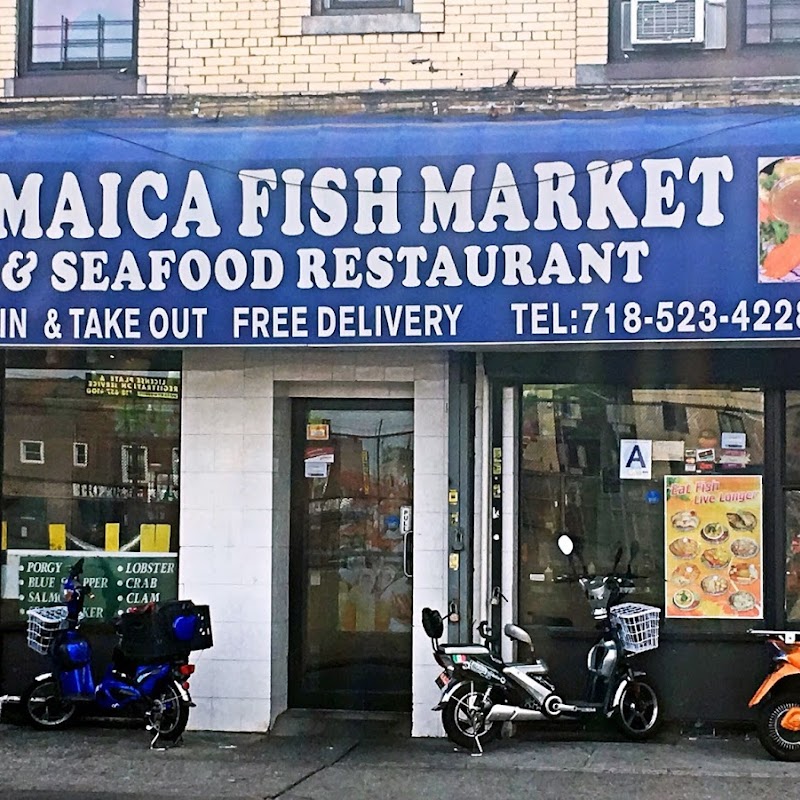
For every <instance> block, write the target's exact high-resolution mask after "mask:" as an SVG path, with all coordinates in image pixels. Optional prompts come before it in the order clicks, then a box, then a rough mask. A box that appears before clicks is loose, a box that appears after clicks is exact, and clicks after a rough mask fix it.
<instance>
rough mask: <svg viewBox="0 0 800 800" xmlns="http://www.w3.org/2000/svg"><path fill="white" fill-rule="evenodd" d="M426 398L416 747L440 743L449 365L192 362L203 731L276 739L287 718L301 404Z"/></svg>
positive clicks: (258, 357) (186, 530) (248, 354)
mask: <svg viewBox="0 0 800 800" xmlns="http://www.w3.org/2000/svg"><path fill="white" fill-rule="evenodd" d="M314 396H325V397H331V396H338V397H369V398H379V397H387V398H389V397H408V398H413V400H414V412H415V437H414V471H415V490H414V634H413V659H412V660H413V692H414V697H413V709H412V712H413V714H412V729H413V733H414V735H418V736H419V735H423V736H424V735H439V734H440V733H441V729H440V727H439V720H438V715H436V714H434V712H432V711H431V710H430V709H431V706H432V705H434V702H435V700H436V699H437V697H438V693H437V692H436V689H435V685H434V683H433V678H434V677H435V675H436V673H437V667H436V665H435V663H434V662H433V659H432V658H431V654H430V643H429V641H428V639H427V637H425V634H424V632H423V631H422V628H421V625H420V624H419V622H418V620H419V619H420V612H421V610H422V608H423V607H424V606H425V605H432V606H435V607H437V608H443V607H444V606H445V604H446V599H447V574H446V566H447V565H446V561H447V488H448V486H447V416H446V415H447V357H446V355H445V354H444V353H438V352H434V351H425V350H422V351H417V352H414V351H411V352H409V351H408V350H405V351H400V350H389V349H385V350H372V351H366V350H359V351H356V350H340V351H335V350H327V349H326V350H311V349H308V350H286V351H281V350H247V351H245V350H243V349H238V350H237V349H197V350H188V351H186V352H185V353H184V373H183V417H182V441H181V447H182V451H181V555H180V584H181V585H180V592H181V596H182V597H191V598H192V599H193V600H195V602H198V603H208V604H209V605H210V606H211V615H212V620H213V626H214V641H215V645H214V647H213V648H212V649H211V650H207V651H204V652H201V653H197V654H195V657H196V663H197V666H198V669H197V672H196V673H195V676H194V679H193V683H192V693H193V697H194V699H195V701H196V703H197V708H195V709H194V710H193V712H192V717H191V720H190V725H191V726H192V727H194V728H197V729H213V730H238V731H264V730H267V728H268V727H269V726H270V724H271V723H272V722H273V721H274V720H275V718H276V717H277V715H278V714H279V713H281V712H282V711H283V710H284V709H285V708H286V703H287V677H288V675H287V645H288V627H287V626H288V623H287V617H288V567H289V488H290V485H289V475H290V465H289V458H290V448H289V444H290V424H289V423H290V398H291V397H314Z"/></svg>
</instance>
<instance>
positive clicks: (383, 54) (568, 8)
mask: <svg viewBox="0 0 800 800" xmlns="http://www.w3.org/2000/svg"><path fill="white" fill-rule="evenodd" d="M0 1H2V0H0ZM167 2H168V0H158V6H159V9H152V8H151V4H152V5H155V0H149V1H148V3H145V4H144V6H143V8H142V12H141V13H142V19H143V20H144V19H145V18H146V19H147V20H148V23H149V22H150V21H151V15H153V14H155V13H158V14H161V10H160V6H166V5H167ZM593 2H594V4H595V5H596V4H597V0H528V2H524V3H523V2H521V0H505V2H489V0H416V2H414V12H415V13H418V14H419V15H420V20H421V32H420V33H405V34H397V33H394V34H392V33H385V34H364V35H353V34H349V35H344V34H339V35H314V36H312V35H302V33H301V29H302V19H303V17H304V16H307V15H308V14H309V13H310V0H239V2H234V1H233V0H228V1H227V2H226V0H171V3H170V5H171V9H170V13H169V44H170V47H169V55H168V57H167V60H166V63H164V60H163V57H164V45H165V42H166V36H165V32H166V20H164V19H163V16H159V18H158V21H156V20H155V19H154V18H153V22H154V23H156V24H153V25H152V27H151V28H150V30H151V31H152V35H151V36H149V37H148V38H144V32H143V34H142V36H143V38H142V42H141V48H142V49H141V52H142V54H143V55H144V54H145V53H146V54H147V61H146V62H145V61H144V60H143V59H142V58H140V73H141V74H143V75H146V77H147V91H148V92H149V93H163V92H164V91H165V90H167V88H168V90H169V91H170V92H171V93H175V94H185V93H190V94H214V93H220V94H251V93H253V94H263V93H290V94H297V93H308V94H319V93H330V92H359V91H369V90H387V89H388V90H414V89H439V88H441V89H475V88H484V87H490V86H496V85H498V84H504V83H505V82H506V81H507V80H508V78H509V76H510V75H511V73H512V72H513V71H514V70H517V71H518V74H517V78H516V81H515V86H517V87H520V88H524V87H528V86H543V85H544V86H549V85H554V86H571V85H573V84H574V75H575V57H576V35H575V23H576V4H577V5H581V4H583V5H587V6H591V5H592V3H593ZM586 45H587V46H591V40H589V41H587V43H586ZM145 48H146V49H145Z"/></svg>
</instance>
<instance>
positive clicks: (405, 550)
mask: <svg viewBox="0 0 800 800" xmlns="http://www.w3.org/2000/svg"><path fill="white" fill-rule="evenodd" d="M412 535H413V532H412V531H406V532H405V533H404V534H403V575H405V576H406V578H412V577H413V564H412V565H411V566H409V562H408V554H409V551H410V550H411V548H410V547H409V546H408V540H409V537H410V536H412ZM412 544H413V540H412Z"/></svg>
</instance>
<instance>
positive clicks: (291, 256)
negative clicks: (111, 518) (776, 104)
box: [0, 109, 800, 391]
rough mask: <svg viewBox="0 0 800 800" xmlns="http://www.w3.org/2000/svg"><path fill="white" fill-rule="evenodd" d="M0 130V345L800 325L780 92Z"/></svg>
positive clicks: (668, 332)
mask: <svg viewBox="0 0 800 800" xmlns="http://www.w3.org/2000/svg"><path fill="white" fill-rule="evenodd" d="M3 133H4V135H3V136H2V137H0V164H2V167H0V344H2V345H3V346H11V347H13V346H16V345H20V346H21V345H39V346H41V345H45V346H47V347H58V346H75V345H84V346H96V345H131V346H148V347H152V346H159V345H163V346H176V345H179V346H192V345H242V346H247V345H312V344H316V345H336V346H342V345H348V344H352V345H365V344H404V345H405V344H409V343H410V344H448V345H458V344H484V343H511V344H516V343H521V344H524V343H531V342H544V341H547V342H603V341H613V342H630V341H653V340H657V341H681V340H749V339H795V338H798V335H799V334H800V202H798V199H799V198H800V147H798V144H797V143H798V142H800V119H798V118H797V115H794V116H792V115H791V114H786V113H781V112H780V111H778V110H770V109H766V110H752V109H751V110H735V111H726V112H725V113H721V112H718V111H707V112H701V111H696V110H693V111H691V112H680V111H651V112H637V113H632V114H626V115H613V114H603V115H598V116H593V115H591V114H587V115H582V116H580V117H573V116H570V117H565V118H561V119H558V118H543V117H534V116H531V117H527V118H525V117H515V118H514V119H513V120H507V121H505V120H504V121H499V122H497V121H496V122H488V121H485V120H482V121H476V120H438V121H437V122H436V123H433V122H430V121H420V120H402V121H398V120H393V121H391V122H386V121H383V120H373V121H357V122H353V121H345V120H316V121H314V122H313V123H308V124H298V123H294V124H285V125H277V126H270V125H263V124H262V125H256V124H247V123H231V124H227V123H221V124H219V125H216V126H214V128H213V129H209V128H208V127H204V128H203V129H202V130H201V129H199V128H192V127H190V126H185V125H184V126H177V125H170V124H164V123H160V124H153V123H152V122H151V123H148V122H141V123H131V121H129V120H126V121H125V124H124V125H121V124H115V123H114V122H113V121H107V122H102V123H94V124H93V128H92V129H91V130H90V129H87V128H82V127H80V126H76V125H67V124H64V125H61V126H57V125H56V126H47V127H42V128H35V127H30V126H28V127H25V128H22V127H19V128H14V127H9V128H6V129H4V130H3ZM565 143H568V146H565ZM93 388H94V390H97V391H100V390H102V388H103V387H93ZM111 388H112V389H113V388H114V387H111ZM114 390H115V391H116V389H114ZM124 390H125V391H128V389H124ZM139 391H161V390H159V389H156V390H139Z"/></svg>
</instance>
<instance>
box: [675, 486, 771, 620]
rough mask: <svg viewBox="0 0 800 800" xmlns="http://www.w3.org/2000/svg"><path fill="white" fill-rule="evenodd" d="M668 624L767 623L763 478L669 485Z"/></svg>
mask: <svg viewBox="0 0 800 800" xmlns="http://www.w3.org/2000/svg"><path fill="white" fill-rule="evenodd" d="M664 490H665V491H664V497H665V498H666V502H665V504H664V509H665V516H666V519H665V521H664V525H665V533H666V537H665V549H666V557H665V559H664V564H665V587H666V591H665V594H666V596H665V606H666V616H667V617H683V618H705V619H723V618H726V619H727V618H737V617H744V618H749V619H761V618H762V617H763V616H764V610H763V602H764V581H763V568H762V566H763V565H762V553H763V534H762V520H763V508H762V489H761V476H760V475H668V476H666V477H665V478H664Z"/></svg>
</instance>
